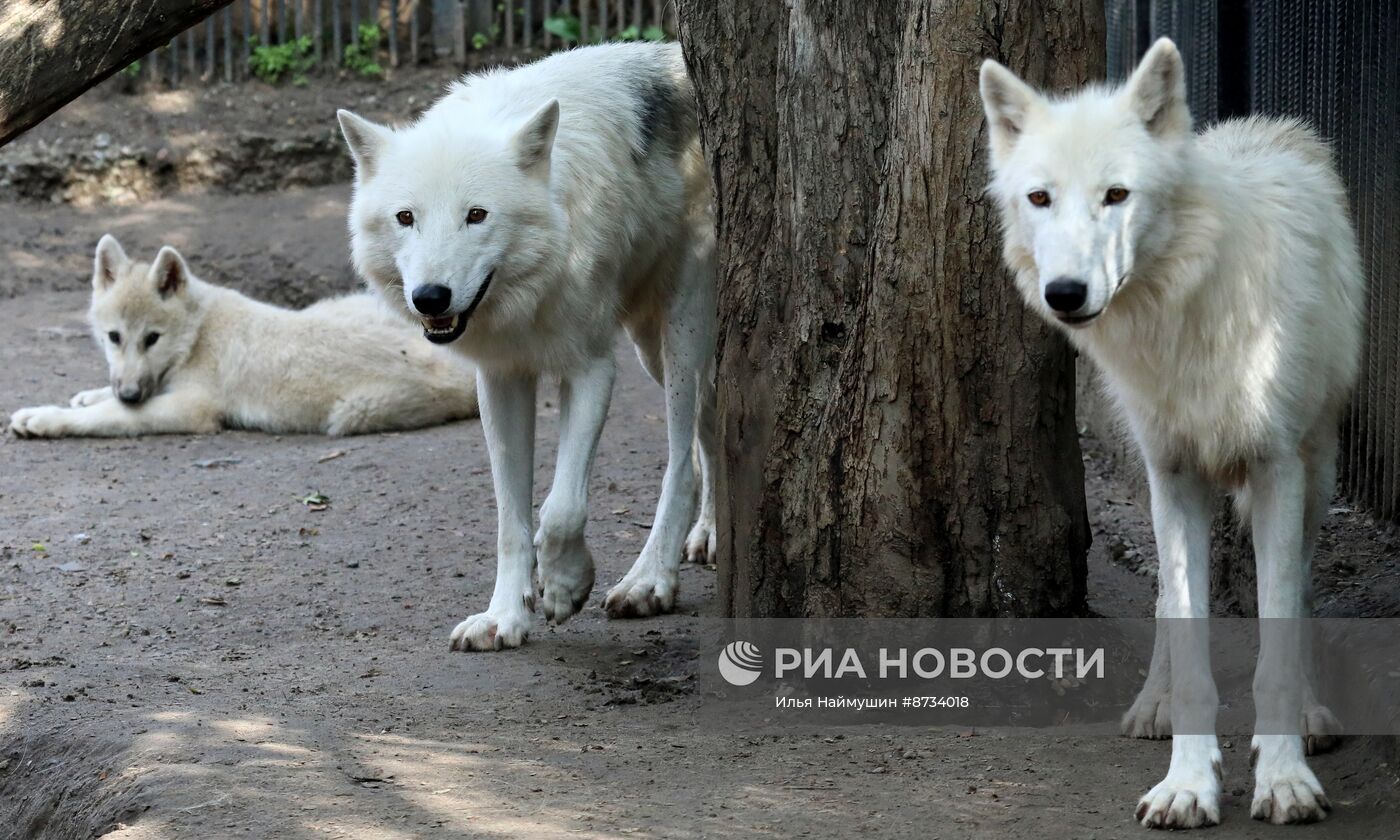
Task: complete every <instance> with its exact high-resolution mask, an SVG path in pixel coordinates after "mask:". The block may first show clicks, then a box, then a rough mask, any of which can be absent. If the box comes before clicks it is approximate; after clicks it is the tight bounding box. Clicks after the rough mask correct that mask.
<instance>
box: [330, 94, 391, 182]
mask: <svg viewBox="0 0 1400 840" xmlns="http://www.w3.org/2000/svg"><path fill="white" fill-rule="evenodd" d="M335 118H336V119H337V120H339V121H340V133H341V134H343V135H345V145H347V146H349V147H350V156H351V157H353V158H354V159H355V175H356V177H358V178H359V179H360V180H362V181H363V180H366V179H368V178H370V177H371V176H373V175H374V165H375V163H377V162H378V160H379V155H380V154H381V153H382V152H383V151H384V147H385V146H386V145H388V143H389V138H390V136H391V135H392V134H393V133H394V132H393V130H392V129H390V128H387V127H385V126H382V125H379V124H378V123H372V122H370V121H369V120H367V119H365V118H364V117H362V116H359V115H358V114H354V113H351V112H350V111H347V110H345V109H344V108H342V109H340V110H339V111H336V112H335Z"/></svg>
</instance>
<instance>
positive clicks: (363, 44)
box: [341, 23, 384, 76]
mask: <svg viewBox="0 0 1400 840" xmlns="http://www.w3.org/2000/svg"><path fill="white" fill-rule="evenodd" d="M357 34H358V37H357V38H356V39H355V41H354V42H353V43H349V44H346V45H345V55H344V56H343V57H342V60H341V63H342V64H344V65H345V69H347V70H349V71H350V72H352V73H356V74H358V75H361V76H382V75H384V68H383V67H381V66H380V65H379V26H378V25H377V24H373V23H362V24H360V29H359V32H358V33H357Z"/></svg>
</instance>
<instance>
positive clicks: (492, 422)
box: [452, 370, 536, 650]
mask: <svg viewBox="0 0 1400 840" xmlns="http://www.w3.org/2000/svg"><path fill="white" fill-rule="evenodd" d="M535 383H536V377H535V375H534V374H524V373H518V372H499V371H487V370H479V371H478V372H477V391H478V395H479V398H480V400H481V427H482V429H483V430H484V431H485V433H486V450H487V453H488V454H489V455H490V457H491V483H492V484H493V485H494V487H495V491H496V587H495V589H494V591H493V592H492V593H491V603H490V604H489V605H488V606H487V607H486V612H483V613H477V614H476V615H473V616H471V617H469V618H468V619H467V620H466V621H463V622H461V623H460V624H458V625H457V626H456V627H455V628H454V629H453V630H452V650H500V649H502V648H513V647H520V645H521V644H522V643H523V642H524V641H525V637H526V636H528V635H529V632H530V614H531V613H532V612H534V609H535V593H534V588H533V587H532V585H531V582H530V577H531V574H532V573H533V572H534V568H535V546H534V543H533V541H532V540H531V531H532V530H533V529H532V528H531V522H530V520H531V518H532V516H531V504H530V494H531V489H532V487H533V483H534V472H535Z"/></svg>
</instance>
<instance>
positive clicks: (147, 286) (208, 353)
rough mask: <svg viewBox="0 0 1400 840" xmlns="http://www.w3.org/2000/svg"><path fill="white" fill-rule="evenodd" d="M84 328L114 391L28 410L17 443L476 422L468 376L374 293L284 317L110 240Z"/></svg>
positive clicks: (171, 262)
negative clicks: (99, 350)
mask: <svg viewBox="0 0 1400 840" xmlns="http://www.w3.org/2000/svg"><path fill="white" fill-rule="evenodd" d="M88 322H89V324H90V325H91V326H92V333H93V338H95V339H96V340H97V343H98V345H99V346H100V347H101V348H102V350H103V352H104V353H105V354H106V356H107V366H108V370H109V374H110V378H111V383H112V384H111V385H110V386H108V387H105V388H95V389H93V390H91V391H83V392H82V393H80V394H78V395H77V396H75V397H73V399H72V401H71V403H70V405H68V406H56V405H45V406H38V407H35V408H22V409H20V410H19V411H17V412H15V414H14V416H13V417H11V418H10V428H11V430H13V431H14V433H15V434H16V435H18V436H20V437H68V436H88V437H121V436H132V435H150V434H162V433H176V434H178V433H189V434H196V433H201V432H214V431H218V430H219V429H220V428H236V429H256V430H259V431H265V432H276V433H298V432H319V433H323V434H330V435H354V434H363V433H366V432H378V431H390V430H394V429H417V428H421V427H423V426H432V425H436V424H438V423H446V422H448V421H449V420H460V419H464V418H467V417H474V416H476V389H475V388H474V387H473V383H472V381H471V375H472V369H471V365H470V364H469V363H468V362H466V361H465V360H463V359H461V358H459V357H457V356H456V355H454V354H451V353H447V352H445V351H443V350H440V349H438V348H436V347H431V346H428V345H425V344H423V342H422V341H421V340H420V339H419V338H418V336H417V335H415V334H414V333H413V331H412V330H411V329H410V328H409V327H408V325H406V324H404V323H403V321H402V319H400V318H398V317H397V316H396V315H394V314H393V313H392V312H390V310H389V309H388V307H386V306H384V304H383V302H382V301H381V300H379V299H378V295H374V294H370V293H365V292H361V293H359V294H354V295H346V296H344V297H338V298H331V299H329V300H323V301H320V302H319V303H315V304H312V305H311V306H308V307H307V308H305V309H301V310H288V309H282V308H280V307H276V306H272V305H270V304H266V303H262V302H260V301H256V300H251V299H249V298H246V297H244V296H243V295H241V294H239V293H238V292H236V291H234V290H233V289H225V288H221V287H219V286H214V285H212V284H209V283H206V282H204V281H202V280H200V279H199V278H198V277H195V276H194V275H193V274H192V273H190V270H189V267H188V265H186V263H185V260H184V258H183V257H181V256H180V254H179V252H178V251H176V250H175V249H174V248H171V247H170V246H166V247H164V248H162V249H160V253H159V254H157V255H156V258H155V261H154V262H151V263H145V262H139V261H136V260H132V259H130V258H129V257H127V255H126V252H125V251H123V250H122V246H121V245H120V244H119V243H118V242H117V240H116V239H115V238H113V237H112V236H111V235H110V234H108V235H107V236H104V237H102V239H101V241H100V242H98V243H97V254H96V256H95V257H94V259H93V270H92V305H91V307H90V309H89V310H88Z"/></svg>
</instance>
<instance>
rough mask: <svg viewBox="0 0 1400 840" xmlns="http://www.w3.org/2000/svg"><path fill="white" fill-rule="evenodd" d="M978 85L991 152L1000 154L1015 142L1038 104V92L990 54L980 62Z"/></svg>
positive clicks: (1009, 148)
mask: <svg viewBox="0 0 1400 840" xmlns="http://www.w3.org/2000/svg"><path fill="white" fill-rule="evenodd" d="M978 86H979V87H980V88H981V91H982V108H983V110H985V111H986V112H987V128H988V130H989V131H990V133H991V137H992V154H993V156H994V157H996V158H1003V157H1005V156H1006V155H1008V154H1010V153H1011V149H1012V148H1013V147H1014V146H1015V145H1016V141H1017V140H1018V139H1019V138H1020V136H1021V132H1022V131H1024V130H1025V128H1026V120H1027V118H1028V117H1029V116H1030V114H1031V112H1032V111H1034V110H1035V109H1036V108H1037V107H1039V106H1040V103H1041V99H1040V94H1038V93H1036V92H1035V88H1033V87H1031V86H1030V85H1028V84H1026V83H1025V82H1023V81H1021V80H1020V78H1018V77H1017V76H1016V74H1015V73H1012V72H1011V71H1010V70H1008V69H1006V67H1004V66H1002V65H1001V64H999V63H997V62H996V61H993V60H992V59H990V58H989V59H987V60H986V61H984V62H982V75H981V78H980V80H979V83H978Z"/></svg>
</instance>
